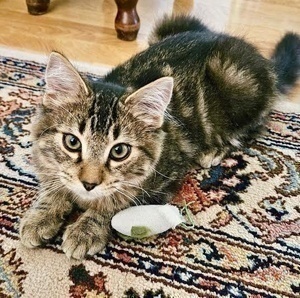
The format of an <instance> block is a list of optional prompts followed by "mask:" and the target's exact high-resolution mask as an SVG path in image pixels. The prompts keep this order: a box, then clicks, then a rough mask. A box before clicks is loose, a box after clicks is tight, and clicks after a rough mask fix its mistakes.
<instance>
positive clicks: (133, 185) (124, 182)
mask: <svg viewBox="0 0 300 298" xmlns="http://www.w3.org/2000/svg"><path fill="white" fill-rule="evenodd" d="M122 183H123V184H124V185H125V186H127V185H130V186H132V187H134V188H137V189H140V190H141V191H142V192H143V193H145V194H146V195H147V196H148V197H150V194H149V193H148V192H147V191H146V190H145V189H144V188H142V187H141V185H140V186H138V185H136V184H134V183H131V182H129V181H123V182H122Z"/></svg>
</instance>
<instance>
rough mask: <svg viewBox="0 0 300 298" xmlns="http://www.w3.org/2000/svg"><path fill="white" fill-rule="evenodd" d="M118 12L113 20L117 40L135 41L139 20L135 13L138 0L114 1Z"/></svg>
mask: <svg viewBox="0 0 300 298" xmlns="http://www.w3.org/2000/svg"><path fill="white" fill-rule="evenodd" d="M115 2H116V4H117V6H118V12H117V16H116V19H115V28H116V31H117V36H118V38H120V39H122V40H128V41H131V40H135V39H136V36H137V34H138V31H139V29H140V18H139V16H138V14H137V11H136V4H137V2H138V0H115Z"/></svg>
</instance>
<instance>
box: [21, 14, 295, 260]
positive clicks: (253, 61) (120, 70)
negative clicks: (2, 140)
mask: <svg viewBox="0 0 300 298" xmlns="http://www.w3.org/2000/svg"><path fill="white" fill-rule="evenodd" d="M149 43H150V46H149V47H148V48H147V49H146V50H144V51H143V52H141V53H138V54H137V55H135V56H134V57H132V58H131V59H130V60H128V61H127V62H125V63H124V64H121V65H119V66H117V67H115V68H114V69H112V70H111V71H110V72H109V73H108V74H107V75H105V76H104V77H103V78H102V79H100V80H98V81H87V80H85V79H83V78H82V77H81V76H80V74H79V73H78V72H77V71H76V70H75V68H74V67H73V66H72V65H71V63H70V62H69V61H68V60H67V58H65V57H64V56H63V55H61V54H59V53H57V52H53V53H51V55H50V57H49V61H48V65H47V69H46V74H45V81H46V89H45V94H44V97H43V100H42V103H41V104H40V106H39V107H38V109H37V114H36V118H35V121H34V122H33V128H32V135H33V138H34V142H33V161H34V164H35V167H36V173H37V176H38V178H39V181H40V189H39V193H38V198H37V200H36V201H35V203H34V204H33V206H32V207H31V208H30V209H29V210H28V211H27V213H26V214H25V215H24V217H23V218H22V220H21V223H20V239H21V242H22V243H23V244H24V245H25V246H26V247H29V248H33V247H38V246H40V245H42V244H44V243H47V242H48V241H49V240H50V239H52V238H53V237H55V236H56V235H57V233H58V231H59V230H60V229H61V227H62V225H63V224H64V221H65V218H66V216H68V215H69V214H70V213H71V212H72V210H74V207H77V208H80V209H82V210H83V213H82V215H81V216H80V217H79V218H78V219H77V220H76V221H75V222H74V223H72V224H70V225H68V226H67V227H66V229H65V231H64V234H63V243H62V249H63V251H64V252H65V254H66V255H67V257H69V258H74V259H82V258H84V257H85V256H86V255H87V254H89V255H93V254H96V253H97V252H99V251H101V250H102V249H103V248H104V247H105V245H106V243H107V241H108V239H109V237H110V235H111V227H110V220H111V218H112V216H113V215H114V214H115V213H116V212H118V211H120V210H122V209H124V208H127V207H129V206H131V205H134V204H165V203H167V202H170V200H171V199H172V196H173V195H174V194H175V193H176V191H177V190H178V187H179V186H180V184H181V182H182V180H183V178H184V175H185V174H186V173H187V171H189V170H190V169H192V168H193V167H195V166H196V165H200V166H202V167H203V168H209V167H211V166H216V165H218V164H219V163H220V162H221V160H222V158H223V157H224V156H225V155H226V154H228V152H230V151H231V150H234V149H238V148H241V147H242V146H245V144H246V143H247V142H248V141H249V140H251V139H253V138H254V137H255V136H256V134H257V133H259V132H260V130H261V129H262V128H263V127H264V125H265V123H266V121H267V119H268V114H269V113H270V111H271V109H272V107H273V105H274V103H275V101H276V98H277V97H278V96H279V94H280V93H287V92H288V90H289V89H290V88H291V87H292V86H293V85H294V84H295V82H296V80H297V79H298V77H299V73H300V37H299V36H298V35H297V34H294V33H287V34H286V35H285V36H284V37H283V39H282V40H281V41H280V42H279V43H278V44H277V46H276V48H275V50H274V53H273V55H272V57H271V59H266V58H264V57H263V56H262V55H261V54H259V52H258V51H257V49H256V48H255V47H254V46H252V45H250V44H249V43H247V42H246V41H244V40H243V39H241V38H237V37H233V36H230V35H228V34H224V33H217V32H214V31H212V30H210V29H209V28H207V27H206V26H205V25H203V24H202V23H201V21H200V20H197V19H196V18H194V17H191V16H177V17H165V18H163V19H162V20H161V21H160V22H159V23H158V24H157V25H156V27H155V28H154V31H153V33H152V34H151V36H150V39H149Z"/></svg>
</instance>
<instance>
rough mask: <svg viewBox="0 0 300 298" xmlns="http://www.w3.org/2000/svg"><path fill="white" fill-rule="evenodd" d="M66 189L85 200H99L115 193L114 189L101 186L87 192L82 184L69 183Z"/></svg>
mask: <svg viewBox="0 0 300 298" xmlns="http://www.w3.org/2000/svg"><path fill="white" fill-rule="evenodd" d="M66 187H67V188H68V189H69V190H70V191H71V192H72V193H74V194H75V196H77V197H80V198H81V199H84V200H99V199H102V198H105V197H108V196H111V195H113V193H114V192H115V191H114V189H112V188H107V187H103V186H101V185H97V186H95V187H94V188H93V189H91V190H87V189H86V188H85V187H84V186H83V185H82V184H79V183H73V184H70V183H68V184H66Z"/></svg>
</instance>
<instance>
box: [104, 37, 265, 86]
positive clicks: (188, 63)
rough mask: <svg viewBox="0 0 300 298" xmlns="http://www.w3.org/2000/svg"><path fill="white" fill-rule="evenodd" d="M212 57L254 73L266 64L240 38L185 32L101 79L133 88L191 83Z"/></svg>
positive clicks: (150, 48)
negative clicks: (166, 79)
mask: <svg viewBox="0 0 300 298" xmlns="http://www.w3.org/2000/svg"><path fill="white" fill-rule="evenodd" d="M215 58H217V59H220V60H221V63H222V64H224V63H225V64H226V63H233V64H235V65H236V67H237V68H239V69H246V68H247V69H249V68H251V69H253V71H254V72H255V73H261V72H262V71H264V70H265V69H266V67H268V63H269V62H268V61H267V60H266V59H264V58H263V57H262V56H261V55H260V54H259V53H258V51H257V50H256V49H255V48H254V47H253V46H252V45H250V44H248V43H247V42H245V41H244V40H243V39H240V38H236V37H232V36H229V35H226V34H219V33H214V32H211V31H203V32H184V33H180V34H177V35H175V36H170V37H167V38H165V39H163V40H162V41H159V42H157V43H155V44H153V45H151V46H150V47H149V48H147V49H146V50H144V51H142V52H141V53H139V54H137V55H135V56H133V57H132V58H131V59H129V60H128V61H127V62H125V63H123V64H121V65H119V66H117V67H116V68H114V69H113V70H112V71H111V72H110V73H108V74H107V75H106V77H105V78H104V80H105V81H108V82H113V83H117V84H120V85H123V86H126V87H127V86H130V87H134V88H140V87H142V86H144V85H146V84H148V83H150V82H152V81H154V80H156V79H158V78H161V77H163V76H172V77H174V78H175V81H176V78H178V79H180V80H181V81H182V79H183V77H187V76H188V77H189V78H190V79H191V80H193V79H195V78H199V76H203V75H205V71H206V69H207V66H208V64H209V63H210V62H211V61H213V62H212V63H214V62H215V61H216V59H215ZM225 61H227V62H225ZM250 64H251V65H250Z"/></svg>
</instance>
